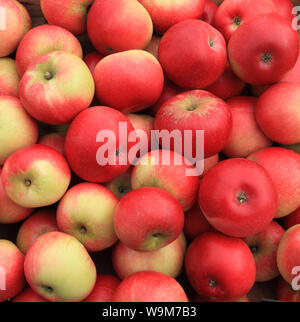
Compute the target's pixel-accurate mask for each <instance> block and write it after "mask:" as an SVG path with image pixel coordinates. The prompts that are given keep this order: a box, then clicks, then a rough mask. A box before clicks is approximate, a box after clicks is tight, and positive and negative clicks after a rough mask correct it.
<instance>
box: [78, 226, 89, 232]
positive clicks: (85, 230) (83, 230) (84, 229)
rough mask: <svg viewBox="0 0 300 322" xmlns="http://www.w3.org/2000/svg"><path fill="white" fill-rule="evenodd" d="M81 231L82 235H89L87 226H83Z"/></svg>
mask: <svg viewBox="0 0 300 322" xmlns="http://www.w3.org/2000/svg"><path fill="white" fill-rule="evenodd" d="M79 231H80V233H81V234H86V233H87V229H86V227H85V226H81V227H80V229H79Z"/></svg>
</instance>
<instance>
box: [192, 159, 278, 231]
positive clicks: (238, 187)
mask: <svg viewBox="0 0 300 322" xmlns="http://www.w3.org/2000/svg"><path fill="white" fill-rule="evenodd" d="M224 187H226V189H225V190H224ZM198 202H199V205H200V208H201V210H202V212H203V214H204V215H205V217H206V219H207V220H208V222H209V223H210V224H211V225H212V226H213V227H214V228H215V229H216V230H218V231H220V232H222V233H224V234H226V235H229V236H232V237H248V236H251V235H254V234H257V233H259V232H261V231H262V230H263V229H265V228H266V227H267V226H268V225H269V224H270V223H271V221H272V220H273V218H274V216H275V214H276V210H277V205H278V202H277V194H276V190H275V187H274V185H273V182H272V180H271V177H270V175H269V174H268V173H267V171H266V170H265V169H264V168H263V167H262V166H260V165H258V164H256V163H255V162H253V161H250V160H245V159H239V158H235V159H229V160H225V161H222V162H219V163H218V164H217V165H215V166H214V167H213V168H211V169H210V170H209V171H208V172H207V174H206V175H205V176H204V177H203V179H202V180H201V181H200V188H199V199H198Z"/></svg>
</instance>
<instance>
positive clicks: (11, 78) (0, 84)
mask: <svg viewBox="0 0 300 322" xmlns="http://www.w3.org/2000/svg"><path fill="white" fill-rule="evenodd" d="M0 70H1V73H0V95H1V96H3V95H7V96H15V97H18V96H19V82H20V77H19V74H18V72H17V67H16V62H15V61H14V60H13V59H11V58H8V57H6V58H0Z"/></svg>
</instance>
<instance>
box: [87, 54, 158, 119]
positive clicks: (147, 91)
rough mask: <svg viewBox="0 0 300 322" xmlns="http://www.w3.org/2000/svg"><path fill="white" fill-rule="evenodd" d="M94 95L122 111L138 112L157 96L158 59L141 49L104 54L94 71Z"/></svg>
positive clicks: (152, 102) (103, 102)
mask: <svg viewBox="0 0 300 322" xmlns="http://www.w3.org/2000/svg"><path fill="white" fill-rule="evenodd" d="M93 76H94V80H95V84H96V97H97V99H98V100H99V101H100V102H101V103H102V104H104V105H107V106H110V107H113V108H116V109H118V110H120V111H121V112H122V113H132V112H138V111H141V110H143V109H145V108H147V107H149V106H151V105H152V104H154V103H155V102H156V101H157V100H158V99H159V97H160V95H161V93H162V90H163V84H164V75H163V70H162V68H161V66H160V64H159V62H158V60H157V59H156V58H155V57H154V56H153V55H151V54H150V53H148V52H147V51H144V50H128V51H124V52H121V53H116V54H113V55H109V56H106V57H105V58H103V59H102V60H101V61H100V62H99V63H98V64H97V66H96V68H95V70H94V73H93Z"/></svg>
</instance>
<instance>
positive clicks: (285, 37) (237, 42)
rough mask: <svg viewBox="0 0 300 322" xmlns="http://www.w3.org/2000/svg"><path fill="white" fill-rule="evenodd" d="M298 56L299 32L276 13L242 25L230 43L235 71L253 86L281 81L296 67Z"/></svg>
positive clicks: (229, 52)
mask: <svg viewBox="0 0 300 322" xmlns="http://www.w3.org/2000/svg"><path fill="white" fill-rule="evenodd" d="M260 2H261V1H260ZM243 6H244V4H243ZM245 9H246V10H248V9H249V8H248V7H246V6H245ZM262 30H263V32H262ZM298 54H299V36H298V33H297V31H296V30H294V29H293V28H292V25H291V23H290V22H289V21H288V20H286V19H284V18H282V17H280V16H278V15H277V14H264V15H260V16H259V19H254V20H250V21H248V22H245V23H243V24H242V25H241V26H240V27H239V28H238V29H237V30H236V32H234V34H233V35H232V37H231V38H230V40H229V44H228V57H229V61H230V64H231V68H232V70H233V72H234V73H235V74H236V75H237V76H238V77H239V78H241V79H242V80H243V81H244V82H246V83H250V84H252V85H268V84H272V83H275V82H278V81H279V80H280V79H281V78H282V77H283V76H284V75H285V74H286V73H287V72H288V71H290V70H291V69H292V68H293V67H294V65H295V64H296V62H297V58H298Z"/></svg>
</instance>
